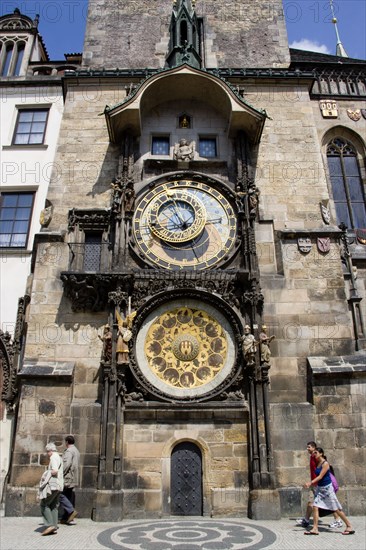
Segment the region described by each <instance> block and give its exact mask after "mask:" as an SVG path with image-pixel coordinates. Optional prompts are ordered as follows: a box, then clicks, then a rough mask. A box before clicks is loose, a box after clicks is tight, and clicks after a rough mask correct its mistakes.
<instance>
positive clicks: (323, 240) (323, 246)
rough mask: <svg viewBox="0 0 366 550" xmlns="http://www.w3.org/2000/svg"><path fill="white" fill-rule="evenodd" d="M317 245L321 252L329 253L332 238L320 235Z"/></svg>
mask: <svg viewBox="0 0 366 550" xmlns="http://www.w3.org/2000/svg"><path fill="white" fill-rule="evenodd" d="M316 246H317V248H318V250H319V252H322V253H323V254H327V253H328V252H329V250H330V238H329V237H318V238H317V240H316Z"/></svg>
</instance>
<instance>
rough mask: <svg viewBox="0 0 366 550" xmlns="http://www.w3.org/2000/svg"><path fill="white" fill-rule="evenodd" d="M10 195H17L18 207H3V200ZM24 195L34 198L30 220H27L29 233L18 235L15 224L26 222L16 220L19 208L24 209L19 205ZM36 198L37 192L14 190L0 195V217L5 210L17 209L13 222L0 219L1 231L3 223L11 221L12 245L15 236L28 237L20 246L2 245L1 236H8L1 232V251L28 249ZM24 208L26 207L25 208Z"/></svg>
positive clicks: (30, 210) (30, 207)
mask: <svg viewBox="0 0 366 550" xmlns="http://www.w3.org/2000/svg"><path fill="white" fill-rule="evenodd" d="M9 195H17V202H16V205H15V206H14V207H10V206H5V207H4V206H3V199H4V197H5V196H9ZM24 195H31V196H32V201H31V204H30V206H29V207H27V208H29V216H28V219H27V222H28V225H27V232H26V233H25V232H22V233H18V232H15V231H14V224H15V223H16V222H17V221H24V220H17V219H16V211H17V210H18V208H22V206H21V205H19V204H18V203H19V197H20V196H24ZM35 196H36V192H35V191H25V190H23V191H12V190H7V191H2V192H1V194H0V215H1V214H2V212H3V209H4V208H15V215H14V217H13V218H11V220H10V219H9V220H6V219H4V220H1V219H0V231H1V223H2V222H5V221H9V222H10V221H11V222H12V230H11V231H10V232H9V233H10V236H11V237H10V243H11V241H12V240H13V236H15V235H26V236H25V240H24V243H22V244H21V245H20V246H17V245H12V244H9V245H3V244H2V243H1V235H3V234H4V235H6V234H7V233H5V232H2V231H1V232H0V250H2V251H5V250H20V249H21V250H24V249H27V247H28V242H29V236H30V231H31V225H32V218H33V210H34V204H35ZM23 208H24V207H23Z"/></svg>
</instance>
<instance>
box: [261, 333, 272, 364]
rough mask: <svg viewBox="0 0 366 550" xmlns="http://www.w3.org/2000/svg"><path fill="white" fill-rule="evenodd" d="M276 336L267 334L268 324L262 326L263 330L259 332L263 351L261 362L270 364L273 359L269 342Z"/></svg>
mask: <svg viewBox="0 0 366 550" xmlns="http://www.w3.org/2000/svg"><path fill="white" fill-rule="evenodd" d="M274 338H275V337H274V336H267V327H266V325H263V326H262V332H261V333H260V334H259V343H260V351H261V363H267V364H269V363H270V361H271V355H272V354H271V350H270V349H269V344H270V343H271V342H272V340H273V339H274Z"/></svg>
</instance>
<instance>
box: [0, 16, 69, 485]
mask: <svg viewBox="0 0 366 550" xmlns="http://www.w3.org/2000/svg"><path fill="white" fill-rule="evenodd" d="M38 19H39V18H38V16H37V17H36V18H35V19H34V20H32V19H31V18H29V17H27V16H26V15H23V14H21V13H20V11H19V10H18V9H16V10H15V11H14V13H12V14H9V15H4V16H2V17H0V117H1V133H0V154H1V188H0V190H1V196H0V360H1V363H2V365H1V367H2V368H0V387H1V389H2V400H1V408H0V421H1V428H0V430H1V434H0V447H1V448H0V451H1V453H0V454H1V462H0V491H1V488H2V485H3V479H4V476H5V475H6V472H7V470H8V467H9V456H10V449H9V441H10V440H11V437H10V436H11V429H12V419H13V414H12V410H13V406H14V398H15V394H16V387H15V384H14V380H15V378H14V374H15V372H16V369H17V364H18V359H19V358H18V351H19V349H20V342H21V339H22V337H23V335H24V331H25V324H24V318H25V310H26V305H27V303H28V297H27V289H28V284H27V281H28V277H29V275H30V273H31V257H32V248H33V245H34V240H35V235H36V233H37V232H39V231H40V229H41V227H42V229H46V227H47V222H48V221H49V216H50V215H52V208H47V209H46V210H45V206H46V195H47V189H48V184H49V180H50V177H51V173H52V170H54V169H56V170H57V167H55V166H54V156H55V151H56V145H57V140H58V134H59V130H60V124H61V118H62V113H63V94H62V83H61V76H62V74H63V71H64V70H65V69H66V68H75V64H73V65H69V64H68V63H67V61H66V63H65V61H63V62H53V63H50V62H49V56H48V53H47V50H46V48H45V45H44V43H43V40H42V37H41V35H40V34H39V32H38ZM47 206H49V205H48V204H47ZM41 213H42V216H41ZM40 217H41V218H42V219H41V220H40ZM18 301H19V307H18Z"/></svg>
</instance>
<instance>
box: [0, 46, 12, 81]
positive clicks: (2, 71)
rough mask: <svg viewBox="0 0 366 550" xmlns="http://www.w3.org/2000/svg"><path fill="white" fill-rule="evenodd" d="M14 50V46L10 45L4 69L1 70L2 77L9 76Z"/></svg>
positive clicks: (6, 53) (6, 52) (7, 49)
mask: <svg viewBox="0 0 366 550" xmlns="http://www.w3.org/2000/svg"><path fill="white" fill-rule="evenodd" d="M13 49H14V45H13V44H9V45H8V46H7V47H6V50H5V60H4V64H3V68H2V70H1V76H8V72H9V68H10V61H11V58H12V55H13Z"/></svg>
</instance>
